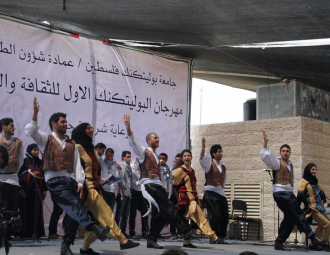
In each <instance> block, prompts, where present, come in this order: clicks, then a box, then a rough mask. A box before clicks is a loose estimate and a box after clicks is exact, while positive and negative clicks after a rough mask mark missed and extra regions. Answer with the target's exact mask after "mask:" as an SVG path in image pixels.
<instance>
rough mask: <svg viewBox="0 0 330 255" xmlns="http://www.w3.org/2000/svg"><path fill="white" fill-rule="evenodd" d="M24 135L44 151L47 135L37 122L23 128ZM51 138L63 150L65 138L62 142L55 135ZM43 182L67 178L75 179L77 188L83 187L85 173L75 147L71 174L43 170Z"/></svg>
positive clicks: (65, 170)
mask: <svg viewBox="0 0 330 255" xmlns="http://www.w3.org/2000/svg"><path fill="white" fill-rule="evenodd" d="M25 134H26V136H28V137H31V138H32V139H33V140H34V141H35V142H36V143H37V144H38V146H39V149H40V151H41V153H43V152H44V151H45V148H46V145H47V141H48V134H47V133H44V132H41V131H40V130H39V127H38V122H37V121H33V120H32V121H31V123H28V124H27V125H26V126H25ZM52 136H53V137H54V138H55V140H56V141H57V142H58V143H59V144H60V145H61V147H62V149H63V150H64V149H65V146H66V142H65V141H66V140H67V139H68V138H67V137H65V138H64V140H63V141H61V139H60V138H59V137H58V136H57V134H56V133H54V132H52ZM44 175H45V181H46V183H47V181H48V180H49V179H51V178H55V177H62V176H67V177H71V178H73V179H75V180H76V181H77V183H78V185H79V186H83V183H84V181H85V171H84V169H83V168H82V166H81V163H80V154H79V151H78V148H77V146H75V150H74V160H73V172H72V173H69V172H68V170H67V169H60V170H58V171H52V170H49V169H44Z"/></svg>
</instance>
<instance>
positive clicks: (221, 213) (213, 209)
mask: <svg viewBox="0 0 330 255" xmlns="http://www.w3.org/2000/svg"><path fill="white" fill-rule="evenodd" d="M205 143H206V140H205V138H204V137H203V138H202V150H201V155H200V158H199V163H200V164H201V166H202V168H203V170H204V172H205V193H204V197H203V202H204V204H205V205H206V208H207V214H208V218H209V222H210V225H211V228H212V229H213V230H214V231H215V233H216V234H217V236H218V237H219V239H218V240H217V243H224V242H225V238H226V235H227V225H228V218H229V216H228V202H227V198H226V195H225V191H224V187H225V185H226V178H227V170H226V167H225V166H224V165H223V164H222V163H221V162H220V161H221V159H222V147H221V145H220V144H214V145H212V146H211V149H210V154H207V153H205ZM210 243H215V241H214V240H212V239H210Z"/></svg>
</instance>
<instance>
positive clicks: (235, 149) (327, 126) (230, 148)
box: [191, 117, 330, 241]
mask: <svg viewBox="0 0 330 255" xmlns="http://www.w3.org/2000/svg"><path fill="white" fill-rule="evenodd" d="M263 130H265V131H266V132H267V134H268V136H269V147H270V148H272V149H273V150H274V151H275V153H276V154H277V155H278V156H279V148H280V146H281V145H282V144H284V143H287V144H289V145H290V146H291V150H292V155H291V160H292V162H293V166H294V171H295V184H296V185H295V194H296V193H297V188H298V183H299V180H300V179H301V177H302V173H303V168H304V167H305V165H307V164H308V163H309V162H314V163H315V164H316V165H317V166H318V178H319V180H320V184H321V185H322V186H323V187H324V189H325V192H326V194H329V195H330V187H327V184H328V183H329V182H328V181H329V178H330V177H329V173H330V170H328V169H329V166H330V164H329V163H330V162H329V161H330V123H327V122H323V121H320V120H315V119H310V118H306V117H291V118H278V119H266V120H256V121H245V122H235V123H223V124H212V125H202V126H192V127H191V149H192V153H193V161H192V167H193V168H194V169H195V170H196V175H197V180H198V185H197V186H198V192H199V194H202V192H203V185H204V181H205V178H204V171H203V170H202V168H201V167H200V164H199V162H198V158H199V155H200V151H201V144H202V142H201V140H202V137H205V139H206V152H208V153H209V150H210V147H211V146H212V145H213V144H216V143H219V144H221V146H222V148H223V153H224V154H223V159H222V163H223V164H224V165H226V167H227V169H228V173H227V175H228V177H227V183H231V182H233V181H239V180H241V181H258V182H262V183H263V190H262V191H261V192H262V197H263V199H262V201H263V205H261V210H262V212H261V219H262V221H263V238H264V240H274V239H275V237H276V236H277V221H278V220H277V217H278V214H277V207H274V200H273V196H272V184H271V182H270V176H269V175H268V173H266V172H263V171H262V169H263V168H265V165H264V163H263V162H262V161H261V159H260V150H261V149H262V148H263V135H262V131H263ZM274 208H275V209H274ZM281 217H282V213H280V221H281ZM299 236H300V235H299ZM299 236H298V238H299ZM293 238H294V235H291V240H292V241H293ZM301 238H303V237H301Z"/></svg>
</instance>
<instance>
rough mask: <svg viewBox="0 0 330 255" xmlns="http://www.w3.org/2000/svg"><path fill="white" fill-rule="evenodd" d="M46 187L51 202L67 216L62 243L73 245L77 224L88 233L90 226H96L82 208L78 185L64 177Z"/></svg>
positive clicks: (51, 181) (49, 181) (48, 183)
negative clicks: (51, 199)
mask: <svg viewBox="0 0 330 255" xmlns="http://www.w3.org/2000/svg"><path fill="white" fill-rule="evenodd" d="M47 187H48V189H49V192H50V194H51V196H52V198H53V200H54V201H55V202H56V203H57V204H58V205H59V206H60V207H61V208H62V209H63V211H64V212H65V213H66V214H67V217H66V220H65V226H64V236H63V242H65V243H66V244H68V245H70V244H73V242H74V239H75V237H76V233H77V229H78V226H79V224H81V225H82V226H83V227H84V228H85V229H86V230H87V231H90V230H91V227H92V225H93V224H96V222H95V221H94V220H92V218H91V216H89V215H88V214H87V212H86V210H85V209H84V207H83V206H82V203H81V200H80V198H79V195H78V193H77V189H78V185H77V182H76V180H74V179H73V178H70V177H66V176H65V177H64V176H62V177H54V178H51V179H49V180H48V181H47Z"/></svg>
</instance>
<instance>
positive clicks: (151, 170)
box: [124, 114, 200, 249]
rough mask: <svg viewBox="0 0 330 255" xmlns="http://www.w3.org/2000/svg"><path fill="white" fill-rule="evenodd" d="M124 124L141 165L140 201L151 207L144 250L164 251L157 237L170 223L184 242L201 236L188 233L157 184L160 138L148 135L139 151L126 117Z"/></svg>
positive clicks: (163, 190)
mask: <svg viewBox="0 0 330 255" xmlns="http://www.w3.org/2000/svg"><path fill="white" fill-rule="evenodd" d="M124 123H125V126H126V130H127V135H128V142H129V145H130V146H131V147H132V149H133V151H134V153H135V155H136V156H137V158H138V159H139V160H140V163H141V169H142V170H141V172H142V179H141V180H140V183H141V190H142V194H143V197H144V198H146V199H147V200H148V201H149V205H150V207H151V203H152V217H151V228H150V234H149V236H148V239H147V248H155V249H162V248H163V247H162V246H159V245H158V244H157V237H158V235H159V234H160V232H161V231H162V229H163V227H164V226H165V224H166V223H169V222H171V223H173V224H174V225H176V227H177V229H178V230H179V231H180V232H182V233H183V236H184V239H185V240H190V239H195V238H199V237H200V236H199V235H197V234H195V233H194V232H192V231H191V228H190V226H189V225H188V224H187V222H186V221H185V220H184V219H183V218H182V217H181V216H180V215H179V214H178V212H177V210H176V209H175V207H174V205H173V203H172V202H171V201H170V200H169V199H168V198H167V194H166V191H165V188H164V186H163V183H162V182H161V180H160V176H161V174H160V163H159V159H158V156H157V154H156V149H157V147H158V146H159V137H158V136H157V134H156V133H149V134H148V135H147V137H146V142H147V144H148V148H147V149H145V148H144V147H142V146H141V147H140V146H139V145H138V144H137V142H136V141H135V138H134V136H133V133H132V130H131V122H130V116H129V115H128V114H126V115H125V116H124ZM150 209H151V208H150ZM150 209H149V211H148V213H149V212H150ZM148 213H147V214H148Z"/></svg>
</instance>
